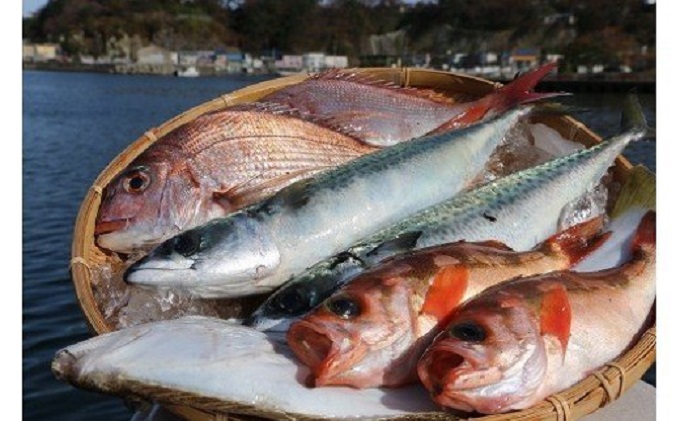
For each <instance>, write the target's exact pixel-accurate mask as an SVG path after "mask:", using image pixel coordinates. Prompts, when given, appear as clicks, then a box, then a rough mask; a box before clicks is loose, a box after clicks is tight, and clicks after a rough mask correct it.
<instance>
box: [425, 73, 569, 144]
mask: <svg viewBox="0 0 680 421" xmlns="http://www.w3.org/2000/svg"><path fill="white" fill-rule="evenodd" d="M556 67H557V64H556V63H548V64H545V65H543V66H541V67H539V68H538V69H535V70H532V71H530V72H527V73H525V74H523V75H521V76H519V77H517V78H516V79H515V80H513V81H512V82H510V83H508V84H507V85H505V86H502V87H500V88H498V89H496V90H495V91H493V92H491V93H490V94H488V95H486V96H484V97H482V98H480V99H478V100H477V101H474V102H470V103H469V107H468V108H467V109H466V110H465V111H464V112H462V113H460V114H459V115H456V116H455V117H454V118H452V119H451V120H449V121H447V122H446V123H444V124H442V125H441V126H439V127H437V128H436V129H434V130H433V131H432V133H442V132H445V131H448V130H452V129H456V128H459V127H461V126H467V125H469V124H472V123H476V122H478V121H480V120H482V119H487V118H491V117H493V116H496V115H500V114H503V113H504V112H505V111H507V110H509V109H511V108H513V107H515V106H517V105H519V104H526V103H529V102H535V101H538V100H541V99H546V98H552V97H556V96H562V95H570V94H569V93H566V92H549V93H538V92H534V91H533V89H534V88H535V87H536V85H537V84H538V82H540V81H541V79H543V78H544V77H545V76H546V75H547V74H548V73H550V72H551V71H553V69H555V68H556Z"/></svg>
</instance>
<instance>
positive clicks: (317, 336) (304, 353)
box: [288, 321, 337, 375]
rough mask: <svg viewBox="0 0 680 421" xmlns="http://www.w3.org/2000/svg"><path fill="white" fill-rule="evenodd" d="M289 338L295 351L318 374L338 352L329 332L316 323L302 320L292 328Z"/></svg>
mask: <svg viewBox="0 0 680 421" xmlns="http://www.w3.org/2000/svg"><path fill="white" fill-rule="evenodd" d="M288 338H289V341H288V343H289V345H290V346H291V348H292V349H293V352H295V354H296V355H297V356H298V357H299V358H300V360H302V361H303V362H304V363H305V364H306V365H307V366H308V367H309V368H310V369H311V370H312V372H314V373H316V374H317V375H318V374H319V371H321V370H322V369H323V367H324V366H325V365H327V363H328V361H330V360H331V359H332V358H333V357H334V356H335V354H337V349H336V348H337V347H336V346H334V341H333V339H332V338H331V337H330V335H329V334H328V332H326V330H325V329H322V328H320V327H319V326H317V325H315V324H314V323H308V322H306V321H300V322H299V323H298V324H296V325H294V326H292V327H291V328H290V330H289V331H288ZM290 338H294V339H295V340H290Z"/></svg>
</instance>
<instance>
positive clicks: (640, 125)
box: [621, 90, 656, 138]
mask: <svg viewBox="0 0 680 421" xmlns="http://www.w3.org/2000/svg"><path fill="white" fill-rule="evenodd" d="M634 130H643V131H644V132H645V138H651V137H654V136H655V135H656V131H655V130H654V129H652V128H650V127H649V126H648V125H647V118H645V113H644V112H643V111H642V106H641V105H640V100H639V98H638V96H637V93H636V92H635V90H633V91H631V92H629V93H628V94H627V95H626V96H625V98H624V101H623V110H622V112H621V131H622V132H628V131H634Z"/></svg>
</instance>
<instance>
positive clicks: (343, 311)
mask: <svg viewBox="0 0 680 421" xmlns="http://www.w3.org/2000/svg"><path fill="white" fill-rule="evenodd" d="M325 305H326V308H327V309H328V311H330V312H331V313H333V314H335V315H336V316H339V317H340V318H342V319H353V318H355V317H357V316H358V315H359V314H361V305H360V304H359V302H358V301H357V300H355V299H353V298H350V297H347V296H344V295H341V296H339V297H334V298H330V299H328V300H327V301H326V304H325Z"/></svg>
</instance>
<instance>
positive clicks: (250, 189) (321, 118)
mask: <svg viewBox="0 0 680 421" xmlns="http://www.w3.org/2000/svg"><path fill="white" fill-rule="evenodd" d="M553 68H554V65H553V64H549V65H545V66H543V67H540V68H538V69H536V70H534V71H532V72H529V73H527V74H525V75H523V76H521V77H519V78H518V79H516V80H515V81H513V82H511V83H510V84H508V85H507V86H504V87H502V88H499V89H497V90H496V91H494V92H492V93H490V94H489V95H487V96H485V97H483V98H481V99H479V100H477V101H472V102H469V103H463V104H452V103H451V101H444V100H443V99H442V98H443V97H433V96H432V95H433V94H432V93H428V91H425V90H419V89H414V88H397V87H394V86H388V85H387V84H386V83H385V82H377V81H372V82H369V81H368V80H367V79H365V78H363V77H358V76H356V77H355V76H341V74H340V73H338V72H336V71H331V72H330V73H326V74H325V75H321V76H316V77H313V78H312V79H310V80H308V81H305V82H302V83H301V84H299V85H293V86H289V87H286V88H283V89H282V90H281V91H278V92H276V93H273V94H270V95H269V96H267V97H266V98H263V99H262V100H261V101H262V102H261V103H251V104H242V105H237V106H233V107H229V108H227V109H225V110H221V111H216V112H211V113H208V114H205V115H203V116H200V117H198V118H197V119H195V120H193V121H191V122H189V123H186V124H184V125H182V126H181V127H179V128H177V129H175V130H173V131H172V132H170V133H168V134H167V135H165V136H163V137H162V138H161V139H159V140H158V141H156V142H155V143H153V144H152V145H151V146H150V147H149V148H148V149H147V150H146V151H144V152H143V153H142V154H141V155H140V156H138V157H137V158H136V159H135V160H134V161H133V162H132V163H131V164H130V165H129V166H128V167H127V168H126V169H125V170H124V171H123V172H122V173H121V174H120V175H119V176H118V177H117V178H116V179H114V180H113V181H112V182H111V183H110V184H109V185H108V186H107V187H106V190H105V194H104V199H103V201H102V205H101V207H100V210H99V215H98V218H97V223H96V227H95V233H96V234H97V235H98V237H97V243H98V244H99V245H100V246H101V247H103V248H106V249H109V250H113V251H118V252H131V251H133V250H149V249H151V248H152V247H154V246H156V245H158V244H160V243H161V242H163V241H164V240H167V239H168V238H170V237H172V236H174V235H177V234H179V233H180V232H182V231H185V230H188V229H190V228H193V227H195V226H198V225H202V224H204V223H206V222H208V221H209V220H211V219H213V218H217V217H222V216H225V215H227V214H229V213H231V212H233V211H235V210H238V209H241V208H243V207H246V206H248V205H250V204H253V203H256V202H258V201H260V200H262V199H265V198H267V197H270V196H271V195H272V194H274V193H275V192H277V191H278V190H280V189H281V188H283V187H285V186H287V185H289V184H292V183H293V182H295V181H297V180H300V179H304V178H307V177H310V176H312V175H314V174H316V173H318V172H320V171H324V170H327V169H329V168H332V167H335V166H337V165H340V164H344V163H346V162H348V161H350V160H352V159H355V158H357V157H359V156H361V155H365V154H367V153H370V152H373V151H375V150H377V149H379V148H380V147H383V146H386V145H390V144H393V143H396V142H400V141H403V140H408V139H411V138H415V137H420V136H422V135H425V134H427V133H428V132H430V131H432V130H434V129H435V128H437V127H438V126H441V125H442V124H443V123H444V122H446V121H449V124H446V125H444V126H442V127H439V132H441V131H444V130H448V129H451V128H462V127H464V126H466V125H469V124H471V123H474V122H476V121H478V120H481V119H482V118H485V119H488V118H490V117H491V116H492V115H496V114H499V113H500V112H502V111H505V110H507V109H509V108H511V107H512V106H514V105H516V104H519V103H524V102H531V101H535V100H538V99H542V98H547V97H552V96H555V95H560V94H549V93H545V94H543V93H534V92H531V90H532V89H533V87H534V86H535V85H536V83H538V81H539V80H540V79H541V78H542V77H543V76H545V75H546V74H547V73H548V72H549V71H550V70H552V69H553ZM264 101H269V102H264ZM296 107H297V109H296ZM397 134H398V135H399V136H398V137H395V136H396V135H397Z"/></svg>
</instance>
